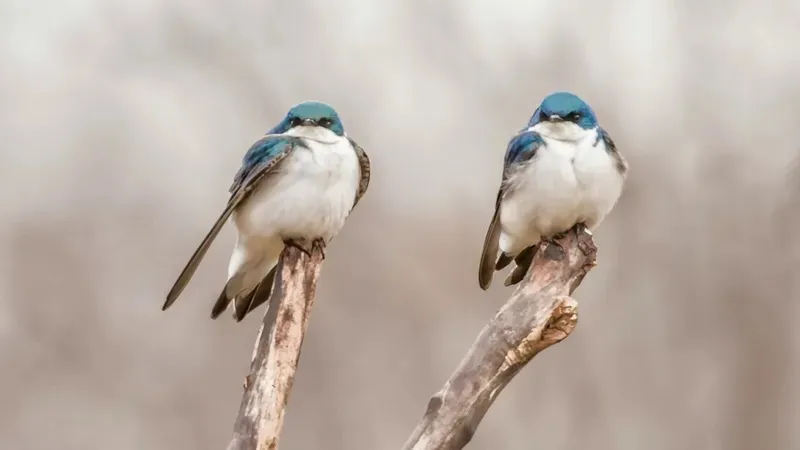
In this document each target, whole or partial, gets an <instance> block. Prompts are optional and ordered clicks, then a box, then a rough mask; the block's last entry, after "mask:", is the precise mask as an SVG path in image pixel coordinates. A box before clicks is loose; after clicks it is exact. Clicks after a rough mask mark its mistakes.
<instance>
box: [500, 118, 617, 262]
mask: <svg viewBox="0 0 800 450" xmlns="http://www.w3.org/2000/svg"><path fill="white" fill-rule="evenodd" d="M596 138H597V132H596V131H595V130H590V131H589V132H587V133H586V134H585V136H584V137H583V138H582V139H580V140H578V141H562V140H556V139H551V138H548V137H546V136H545V137H544V139H545V143H546V145H545V146H543V147H541V148H540V149H539V150H538V151H537V153H536V156H535V157H534V158H533V159H532V160H531V161H530V162H528V163H527V164H525V165H524V166H522V167H521V168H520V169H519V170H518V171H517V172H516V173H515V174H513V175H512V176H511V179H510V180H509V189H508V193H507V195H506V196H505V198H504V199H503V201H502V203H501V206H500V224H501V227H502V234H501V238H500V248H501V249H502V250H503V251H504V252H506V253H510V254H516V253H517V252H519V251H521V250H522V249H524V248H525V247H527V246H529V245H532V244H535V243H536V242H538V241H539V239H540V238H541V237H542V236H552V235H553V234H557V233H560V232H562V231H566V230H568V229H569V228H571V227H572V226H573V225H575V224H576V223H579V222H585V223H586V224H587V226H589V228H593V227H596V226H597V225H598V224H599V223H600V221H601V220H602V219H603V217H604V216H605V215H606V214H607V213H608V211H609V210H610V209H611V207H613V206H614V203H615V202H616V200H617V198H618V197H619V195H620V193H621V190H622V183H623V179H622V177H621V176H620V175H619V173H618V172H617V170H616V169H615V167H614V161H613V160H612V158H611V157H610V155H609V154H608V152H606V149H605V147H604V144H603V143H602V141H601V142H600V143H598V144H597V146H595V143H596V142H597V139H596Z"/></svg>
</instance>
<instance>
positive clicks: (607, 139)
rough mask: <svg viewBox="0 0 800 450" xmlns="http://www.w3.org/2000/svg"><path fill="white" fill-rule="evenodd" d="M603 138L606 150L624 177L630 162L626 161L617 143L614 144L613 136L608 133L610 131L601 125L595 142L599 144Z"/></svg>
mask: <svg viewBox="0 0 800 450" xmlns="http://www.w3.org/2000/svg"><path fill="white" fill-rule="evenodd" d="M601 140H602V141H603V143H604V144H605V145H606V151H607V152H608V154H609V155H610V156H611V158H612V159H613V160H614V167H616V168H617V172H619V174H620V175H622V176H623V177H624V176H625V175H627V173H628V162H627V161H625V158H624V157H623V156H622V153H620V152H619V150H617V145H616V144H614V141H613V140H612V139H611V136H609V135H608V132H607V131H606V130H604V129H603V128H601V127H597V141H596V142H595V145H597V143H598V142H600V141H601Z"/></svg>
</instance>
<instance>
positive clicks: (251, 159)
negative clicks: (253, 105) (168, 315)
mask: <svg viewBox="0 0 800 450" xmlns="http://www.w3.org/2000/svg"><path fill="white" fill-rule="evenodd" d="M369 178H370V163H369V158H368V157H367V154H366V152H365V151H364V150H363V149H362V148H361V147H359V146H358V144H356V142H355V141H354V140H352V139H351V138H349V137H348V136H347V133H345V131H344V127H343V125H342V121H341V120H340V119H339V115H338V114H337V113H336V111H335V110H334V109H333V108H332V107H331V106H329V105H326V104H324V103H319V102H304V103H300V104H298V105H296V106H294V107H292V108H291V109H290V110H289V112H288V114H286V117H285V118H284V119H283V120H282V121H281V122H280V123H279V124H278V125H276V126H275V127H274V128H272V129H271V130H270V131H268V132H267V135H266V136H264V137H263V138H261V139H259V140H258V141H256V142H255V144H253V145H252V146H251V147H250V149H249V150H248V151H247V153H246V154H245V155H244V159H243V160H242V166H241V168H240V169H239V171H238V172H237V173H236V175H235V176H234V177H233V184H232V185H231V187H230V189H229V191H230V194H231V196H230V199H229V200H228V204H227V205H226V206H225V210H224V211H223V212H222V214H221V215H220V216H219V218H218V219H217V221H216V223H215V224H214V226H213V227H211V230H210V231H209V232H208V234H207V235H206V237H205V239H203V242H202V243H200V246H199V247H198V248H197V250H195V252H194V254H193V255H192V257H191V258H190V259H189V262H188V263H187V264H186V267H184V269H183V271H182V272H181V274H180V276H179V277H178V280H177V281H176V282H175V285H174V286H173V287H172V290H170V291H169V294H167V300H166V302H165V303H164V306H163V307H162V308H161V309H162V310H166V309H167V308H169V307H170V306H171V305H172V304H173V303H174V302H175V300H176V299H177V298H178V296H179V295H180V294H181V292H182V291H183V289H184V288H185V287H186V285H187V284H188V283H189V280H190V279H191V277H192V275H194V272H195V270H197V267H198V265H199V264H200V261H201V260H202V259H203V256H205V254H206V251H208V248H209V247H210V246H211V243H212V242H213V240H214V238H216V236H217V234H219V231H220V230H221V229H222V226H223V225H224V224H225V222H226V221H227V220H228V218H229V217H232V218H233V223H234V225H235V226H236V229H237V231H238V237H237V240H236V245H235V247H234V249H233V255H232V256H231V260H230V263H229V265H228V281H227V283H225V287H224V288H223V289H222V292H221V293H220V294H219V298H218V299H217V301H216V303H215V304H214V307H213V308H212V310H211V318H212V319H216V318H217V317H219V315H220V314H222V312H224V311H225V310H226V309H227V308H228V306H229V305H230V304H231V302H233V317H234V318H235V319H236V321H237V322H239V321H241V320H242V319H243V318H244V317H245V316H246V315H247V313H249V312H250V311H252V310H254V309H255V308H256V307H258V306H259V305H261V304H263V303H266V302H267V301H269V297H270V292H271V289H272V282H273V279H274V278H275V268H276V264H277V262H278V257H279V256H280V254H281V252H282V251H283V249H284V246H286V245H292V246H297V247H300V248H301V249H302V250H303V251H305V252H306V253H309V251H310V250H309V249H307V248H305V247H302V246H301V244H299V241H300V240H306V241H309V242H313V246H315V247H319V248H320V249H321V250H323V255H324V247H325V245H327V243H328V241H330V240H331V239H332V238H333V237H334V236H335V235H336V234H338V232H339V231H340V230H341V228H342V227H343V226H344V223H345V220H346V219H347V216H348V215H349V214H350V211H351V210H352V209H353V208H354V207H355V205H356V204H357V203H358V201H359V199H361V196H363V195H364V193H365V192H366V190H367V186H368V185H369Z"/></svg>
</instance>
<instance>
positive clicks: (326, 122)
mask: <svg viewBox="0 0 800 450" xmlns="http://www.w3.org/2000/svg"><path fill="white" fill-rule="evenodd" d="M331 125H332V122H331V119H326V118H323V119H319V126H321V127H325V128H329V127H330V126H331Z"/></svg>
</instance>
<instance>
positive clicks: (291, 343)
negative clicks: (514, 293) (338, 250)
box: [228, 246, 324, 450]
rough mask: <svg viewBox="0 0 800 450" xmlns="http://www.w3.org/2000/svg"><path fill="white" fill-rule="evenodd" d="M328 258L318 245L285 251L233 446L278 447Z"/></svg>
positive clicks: (239, 449) (231, 449) (251, 449)
mask: <svg viewBox="0 0 800 450" xmlns="http://www.w3.org/2000/svg"><path fill="white" fill-rule="evenodd" d="M323 259H324V256H323V252H322V250H320V249H317V248H313V250H312V251H311V256H309V255H307V254H306V253H304V252H303V251H301V250H299V249H297V248H294V247H290V246H287V247H286V249H285V250H284V251H283V254H282V255H281V260H280V262H279V264H280V267H279V268H278V269H277V274H276V275H277V276H276V277H275V287H274V288H273V289H274V291H273V293H272V297H271V299H270V305H269V309H268V311H267V312H266V314H265V315H264V321H263V323H262V324H261V329H260V330H259V332H258V338H257V339H256V345H255V348H254V349H253V359H252V362H251V364H250V375H248V377H247V378H246V382H245V391H244V396H243V398H242V403H241V406H240V407H239V416H238V417H237V418H236V424H235V425H234V435H233V439H232V440H231V442H230V444H229V445H228V450H256V449H258V450H267V449H269V450H273V449H276V448H277V447H278V437H279V436H280V431H281V428H282V426H283V416H284V410H285V408H286V405H287V403H288V401H289V393H290V392H291V390H292V383H293V382H294V374H295V372H296V371H297V365H298V362H299V360H300V349H301V347H302V345H303V337H304V336H305V333H306V329H307V328H308V318H309V314H310V313H311V307H312V306H313V305H314V294H315V291H316V287H317V278H318V277H319V272H320V269H321V266H322V260H323Z"/></svg>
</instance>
